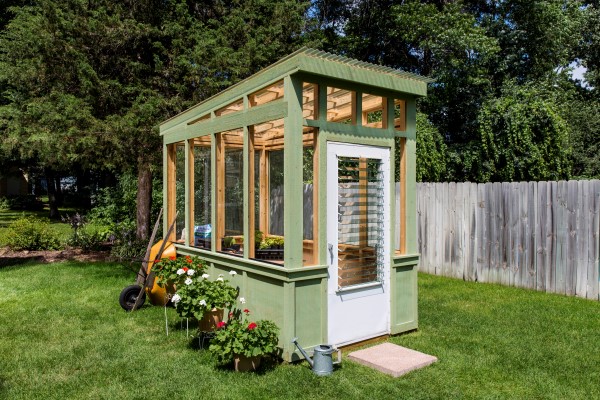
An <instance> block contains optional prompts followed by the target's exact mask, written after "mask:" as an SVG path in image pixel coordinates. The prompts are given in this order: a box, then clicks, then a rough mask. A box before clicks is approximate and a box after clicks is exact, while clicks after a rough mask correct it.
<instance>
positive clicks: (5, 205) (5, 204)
mask: <svg viewBox="0 0 600 400" xmlns="http://www.w3.org/2000/svg"><path fill="white" fill-rule="evenodd" d="M8 210H10V201H9V200H8V199H7V198H6V197H0V211H8Z"/></svg>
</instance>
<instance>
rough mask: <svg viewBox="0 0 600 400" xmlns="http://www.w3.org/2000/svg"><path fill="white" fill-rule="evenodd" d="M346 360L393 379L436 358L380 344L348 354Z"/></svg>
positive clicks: (389, 344)
mask: <svg viewBox="0 0 600 400" xmlns="http://www.w3.org/2000/svg"><path fill="white" fill-rule="evenodd" d="M348 359H350V360H352V361H355V362H357V363H359V364H362V365H366V366H368V367H371V368H375V369H376V370H378V371H381V372H383V373H384V374H388V375H391V376H393V377H395V378H397V377H399V376H402V375H404V374H406V373H408V372H410V371H414V370H415V369H419V368H423V367H426V366H428V365H430V364H432V363H434V362H436V361H437V357H434V356H430V355H428V354H425V353H421V352H419V351H415V350H411V349H407V348H406V347H402V346H398V345H396V344H393V343H382V344H379V345H377V346H373V347H369V348H368V349H363V350H358V351H354V352H352V353H350V354H348Z"/></svg>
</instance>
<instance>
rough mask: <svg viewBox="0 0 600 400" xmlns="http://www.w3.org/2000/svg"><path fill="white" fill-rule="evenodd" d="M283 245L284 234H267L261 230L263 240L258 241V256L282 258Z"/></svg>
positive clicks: (274, 258) (261, 257)
mask: <svg viewBox="0 0 600 400" xmlns="http://www.w3.org/2000/svg"><path fill="white" fill-rule="evenodd" d="M283 247H284V238H283V237H282V236H265V235H263V234H262V232H261V240H260V242H258V241H257V242H256V258H260V259H266V260H271V259H272V260H282V259H283Z"/></svg>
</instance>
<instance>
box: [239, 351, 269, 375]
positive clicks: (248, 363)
mask: <svg viewBox="0 0 600 400" xmlns="http://www.w3.org/2000/svg"><path fill="white" fill-rule="evenodd" d="M261 360H262V356H254V357H246V356H244V355H241V354H239V355H237V356H235V358H234V359H233V363H234V366H235V370H236V371H237V372H250V371H256V370H257V369H258V367H259V366H260V361H261Z"/></svg>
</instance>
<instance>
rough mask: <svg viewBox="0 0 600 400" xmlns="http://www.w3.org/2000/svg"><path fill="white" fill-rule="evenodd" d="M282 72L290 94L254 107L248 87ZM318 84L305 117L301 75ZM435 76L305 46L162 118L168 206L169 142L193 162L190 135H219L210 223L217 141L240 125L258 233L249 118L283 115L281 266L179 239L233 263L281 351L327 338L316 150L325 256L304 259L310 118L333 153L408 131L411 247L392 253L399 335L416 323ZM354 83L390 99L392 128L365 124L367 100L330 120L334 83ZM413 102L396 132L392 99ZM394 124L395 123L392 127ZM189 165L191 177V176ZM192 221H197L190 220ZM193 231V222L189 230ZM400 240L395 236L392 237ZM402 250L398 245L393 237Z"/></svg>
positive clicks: (389, 141) (189, 250)
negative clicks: (348, 120) (422, 145)
mask: <svg viewBox="0 0 600 400" xmlns="http://www.w3.org/2000/svg"><path fill="white" fill-rule="evenodd" d="M281 80H283V93H284V96H283V99H278V100H275V101H273V102H270V103H266V104H262V105H258V106H254V107H250V104H249V96H250V95H251V94H252V93H255V92H256V91H258V90H260V89H262V88H264V87H267V86H269V85H273V84H274V83H276V82H278V81H281ZM304 82H309V83H314V84H316V85H318V88H319V89H318V101H317V104H318V110H317V109H315V112H316V114H317V118H316V119H304V118H303V116H302V94H303V83H304ZM429 82H431V81H430V80H428V79H426V78H423V77H420V76H418V75H414V74H410V73H405V72H402V71H398V70H394V69H391V68H387V67H381V66H377V65H373V64H368V63H363V62H359V61H356V60H351V59H348V58H344V57H339V56H334V55H331V54H328V53H324V52H321V51H318V50H312V49H306V48H304V49H301V50H299V51H297V52H295V53H293V54H291V55H289V56H287V57H285V58H284V59H282V60H280V61H278V62H277V63H275V64H273V65H271V66H270V67H268V68H265V69H264V70H262V71H260V72H259V73H257V74H255V75H253V76H251V77H249V78H247V79H245V80H244V81H241V82H239V83H238V84H236V85H233V86H231V87H230V88H229V89H227V90H225V91H223V92H221V93H219V94H217V95H215V96H213V97H211V98H209V99H207V100H205V101H204V102H202V103H200V104H198V105H196V106H194V107H192V108H190V109H188V110H186V111H184V112H182V113H181V114H179V115H176V116H175V117H173V118H170V119H169V120H167V121H165V122H163V123H162V124H161V125H160V133H161V135H162V137H163V144H164V156H163V161H164V170H163V173H164V176H165V179H164V194H163V202H164V204H165V209H167V210H173V209H174V205H172V204H169V200H170V198H172V197H171V194H170V193H169V190H172V187H173V182H172V179H173V178H172V177H173V175H174V174H173V173H172V171H171V170H170V168H173V167H172V165H171V166H170V164H169V159H170V157H169V149H170V147H171V146H170V145H173V144H175V143H179V142H184V143H185V146H186V147H185V148H186V152H185V156H186V163H185V165H189V163H190V160H189V157H190V155H191V154H192V153H191V152H190V140H191V139H193V138H196V137H200V136H205V135H210V136H211V166H212V182H213V187H212V206H211V207H212V221H211V223H212V226H213V227H215V226H216V222H217V208H216V204H215V203H216V188H215V187H214V186H215V185H214V182H216V181H217V175H216V174H217V164H216V149H215V147H216V141H215V134H216V133H217V132H223V131H227V130H231V129H238V128H241V129H242V130H243V133H244V137H243V154H244V182H243V185H244V186H243V187H244V198H243V204H244V221H243V223H244V229H243V232H244V236H245V237H247V238H248V237H250V232H251V229H250V226H249V224H250V221H251V218H249V215H248V214H249V212H248V209H249V202H250V201H251V199H250V195H249V178H248V173H247V171H248V168H249V159H248V156H249V146H250V143H249V135H248V129H249V128H248V127H249V126H253V125H256V124H259V123H261V122H265V121H272V120H277V119H283V120H284V138H283V140H284V149H285V158H284V176H285V180H284V187H283V192H284V199H285V207H284V215H283V221H284V236H285V241H286V246H285V253H284V262H283V265H282V266H275V265H271V264H268V263H263V262H260V261H255V260H252V259H249V258H247V257H248V250H247V247H246V246H244V247H245V249H244V255H245V257H246V258H240V257H235V256H231V255H227V254H222V253H218V252H216V251H215V250H216V248H215V240H213V241H212V249H211V251H208V250H202V249H199V248H197V247H193V246H192V244H193V242H192V238H191V237H190V236H191V235H189V234H188V235H187V236H186V241H185V243H178V244H176V247H177V251H178V252H179V253H180V254H189V255H197V256H200V257H202V258H203V259H205V260H206V261H207V262H208V263H209V265H210V269H211V272H209V273H211V274H218V273H227V272H229V270H231V269H235V270H236V271H237V272H238V274H239V279H238V277H236V279H237V281H236V282H234V284H237V285H239V286H240V292H241V295H242V296H244V297H246V299H247V300H248V306H249V308H251V309H253V310H254V315H255V316H256V317H257V318H269V319H272V320H274V321H275V322H276V323H277V324H278V325H279V326H280V328H281V338H280V345H281V347H282V357H283V358H284V359H285V360H288V361H291V360H294V359H297V358H298V356H297V354H296V352H295V349H294V347H293V345H292V344H291V338H292V337H294V336H298V337H299V338H300V339H301V341H302V343H303V344H305V345H306V346H307V347H308V348H309V349H310V348H312V347H313V346H316V345H318V344H320V343H324V342H326V341H327V276H328V274H327V268H328V267H327V254H326V253H327V250H326V243H327V238H326V231H327V229H326V221H327V218H326V190H325V185H326V159H325V157H318V158H317V160H318V161H317V162H318V165H317V168H316V170H318V176H316V177H315V179H316V183H315V189H314V190H316V193H317V200H316V201H317V204H318V209H317V215H318V216H319V218H318V223H317V225H318V226H317V228H318V229H317V232H315V233H314V234H315V235H318V237H315V238H314V239H315V241H316V243H318V244H319V245H318V247H317V256H316V260H315V261H316V262H315V265H314V266H310V267H303V266H302V264H303V260H302V259H303V248H302V238H303V232H302V209H303V200H302V199H303V176H302V165H303V153H302V152H303V141H302V129H303V127H304V126H307V127H312V128H316V129H317V130H318V135H317V139H316V146H315V147H316V151H317V153H318V154H326V150H327V143H328V142H329V141H335V142H346V143H356V144H365V145H376V146H383V147H388V148H390V149H391V151H392V154H393V153H394V151H395V150H396V149H395V147H396V138H398V137H401V138H404V143H405V144H404V146H405V147H404V149H403V150H404V152H403V154H405V160H403V163H404V164H403V165H404V167H403V168H404V173H405V175H404V176H405V181H404V182H402V183H401V185H402V189H401V190H402V191H403V199H404V204H405V207H406V212H405V213H404V215H405V220H404V221H402V224H403V230H404V231H403V232H404V234H403V238H404V239H403V240H404V243H403V252H402V254H399V253H398V252H394V254H392V257H391V260H392V265H391V274H392V276H391V303H392V304H391V317H390V319H391V333H392V334H396V333H400V332H404V331H407V330H411V329H416V328H417V275H416V274H417V264H418V260H419V255H418V254H417V237H416V182H415V178H416V170H415V163H416V159H415V158H416V156H415V151H416V99H417V98H418V97H420V96H424V95H426V92H427V83H429ZM328 86H329V87H336V88H341V89H347V90H351V91H353V92H354V93H355V97H356V98H359V99H360V98H362V97H361V94H362V93H369V94H373V95H377V96H382V97H383V98H385V99H387V101H386V105H387V109H388V110H387V112H384V114H383V115H387V121H386V124H384V128H373V127H367V126H362V124H361V123H360V119H361V118H360V110H361V106H360V102H357V103H359V105H357V106H356V107H355V109H354V112H355V113H357V114H358V117H357V118H355V120H357V123H356V124H355V125H352V124H350V125H347V124H341V123H338V122H331V121H327V101H326V100H327V98H326V96H327V95H326V91H325V90H323V89H324V88H326V87H328ZM240 99H241V100H242V102H243V108H242V109H241V110H240V111H237V112H235V113H231V114H227V115H223V116H216V114H215V112H216V111H217V110H219V109H221V108H223V107H225V106H227V105H229V104H231V103H232V102H235V101H238V100H240ZM395 99H401V100H404V101H405V104H406V110H405V119H406V129H405V130H404V131H396V130H395V127H394V115H393V108H394V100H395ZM385 125H387V126H385ZM395 168H396V166H395V165H392V171H391V174H390V175H391V182H390V184H391V185H392V186H391V187H394V176H395ZM191 178H192V177H191V176H190V173H189V171H188V170H187V169H186V175H185V180H186V182H190V179H191ZM394 197H395V191H394V190H391V199H390V201H391V204H392V205H393V206H392V215H391V221H392V223H391V224H390V225H391V227H390V231H389V234H390V235H391V237H394V226H396V224H398V223H400V221H396V220H395V210H394V207H395V204H396V202H395V201H394V200H395V199H394ZM185 201H186V206H185V210H186V218H185V221H186V224H188V225H189V224H191V223H192V221H191V219H190V217H189V213H190V210H191V209H192V208H191V204H190V202H191V201H193V199H192V196H191V194H190V193H188V190H186V197H185ZM172 217H173V213H172V212H171V213H169V212H166V213H165V216H164V224H163V225H164V226H165V227H166V226H168V225H169V219H170V218H172ZM188 228H189V226H188ZM187 231H188V233H189V232H190V229H188V230H187ZM392 242H393V241H392ZM392 247H393V248H394V249H395V247H396V246H392Z"/></svg>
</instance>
